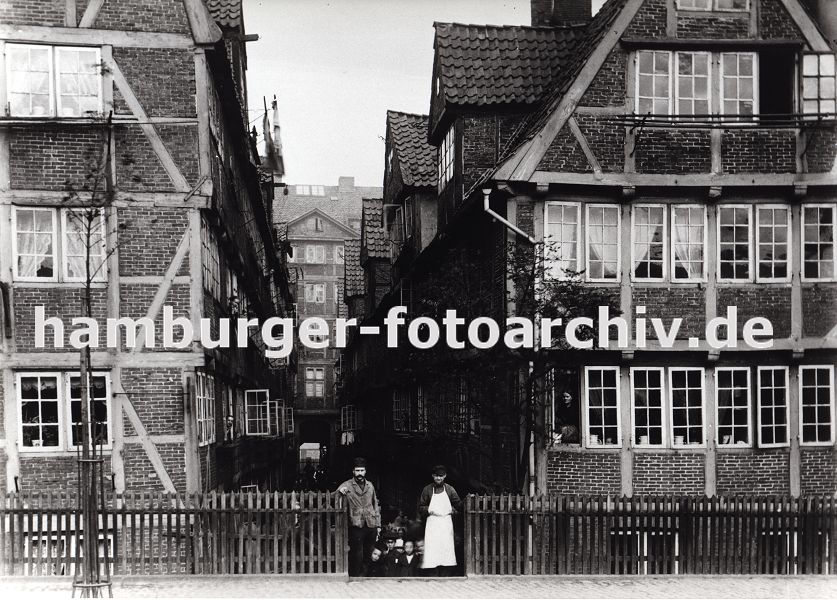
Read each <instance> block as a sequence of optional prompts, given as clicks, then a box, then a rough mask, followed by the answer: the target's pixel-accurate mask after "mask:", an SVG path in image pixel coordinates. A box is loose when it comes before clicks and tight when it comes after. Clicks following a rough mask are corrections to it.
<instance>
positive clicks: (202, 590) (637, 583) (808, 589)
mask: <svg viewBox="0 0 837 600" xmlns="http://www.w3.org/2000/svg"><path fill="white" fill-rule="evenodd" d="M71 587H72V583H71V581H70V580H69V579H66V578H46V577H25V578H23V577H15V578H0V592H2V597H3V598H16V597H24V598H33V597H39V598H68V597H70V593H71ZM113 594H114V596H115V597H117V598H156V597H174V598H198V597H199V598H212V597H225V598H246V597H254V598H277V597H282V598H399V599H400V598H562V599H566V598H642V599H647V598H828V599H829V600H832V599H834V598H837V577H832V576H809V577H770V576H763V577H749V576H737V577H720V576H713V577H709V576H705V577H688V576H680V577H580V576H572V577H490V578H489V577H471V578H468V579H465V578H449V579H430V578H428V579H424V578H418V579H401V580H397V579H352V580H349V581H347V580H346V579H345V578H343V577H338V576H332V577H330V576H317V577H281V576H280V577H276V576H259V575H255V576H246V575H245V576H190V577H166V576H161V577H153V578H149V577H145V578H140V577H120V578H118V579H117V580H115V582H114V585H113Z"/></svg>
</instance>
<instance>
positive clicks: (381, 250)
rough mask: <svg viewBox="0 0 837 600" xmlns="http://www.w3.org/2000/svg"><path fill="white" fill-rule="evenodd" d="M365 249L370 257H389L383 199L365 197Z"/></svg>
mask: <svg viewBox="0 0 837 600" xmlns="http://www.w3.org/2000/svg"><path fill="white" fill-rule="evenodd" d="M363 250H365V251H366V256H367V257H368V258H389V240H388V239H387V235H386V232H385V231H384V201H383V200H380V199H374V200H373V199H366V198H364V199H363Z"/></svg>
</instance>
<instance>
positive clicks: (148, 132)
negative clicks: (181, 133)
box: [110, 60, 192, 193]
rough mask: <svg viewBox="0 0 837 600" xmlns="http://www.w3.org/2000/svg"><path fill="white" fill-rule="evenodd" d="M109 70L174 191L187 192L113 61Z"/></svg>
mask: <svg viewBox="0 0 837 600" xmlns="http://www.w3.org/2000/svg"><path fill="white" fill-rule="evenodd" d="M110 68H111V71H112V74H113V81H114V83H116V87H117V88H119V92H120V93H121V94H122V98H123V99H124V100H125V103H126V104H127V105H128V108H130V109H131V112H132V113H133V114H134V116H135V117H136V118H137V119H139V120H140V128H141V129H142V131H143V133H145V137H147V138H148V142H149V143H150V144H151V147H152V148H153V149H154V153H155V154H156V155H157V158H158V159H159V160H160V164H161V165H162V166H163V169H165V171H166V173H167V174H168V176H169V178H170V179H171V181H172V183H173V184H174V187H175V189H176V190H177V191H178V192H184V193H186V192H189V191H190V190H191V189H192V186H190V185H189V182H188V181H186V178H185V177H184V176H183V173H181V172H180V169H179V168H178V166H177V165H176V164H175V162H174V159H173V158H172V156H171V154H170V153H169V151H168V149H167V148H166V145H165V144H164V143H163V140H162V139H160V134H159V133H157V128H156V127H154V125H152V124H150V123H148V115H146V114H145V109H143V107H142V105H141V104H140V102H139V100H137V97H136V95H135V94H134V90H133V89H131V86H130V85H128V81H127V80H126V79H125V75H123V74H122V71H121V70H120V68H119V65H118V64H117V63H116V61H115V60H114V61H111V62H110Z"/></svg>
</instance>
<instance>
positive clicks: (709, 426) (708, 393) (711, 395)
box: [703, 366, 718, 497]
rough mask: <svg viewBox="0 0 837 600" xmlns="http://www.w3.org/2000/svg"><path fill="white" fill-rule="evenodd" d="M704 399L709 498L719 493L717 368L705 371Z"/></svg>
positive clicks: (705, 468) (706, 488)
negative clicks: (716, 407)
mask: <svg viewBox="0 0 837 600" xmlns="http://www.w3.org/2000/svg"><path fill="white" fill-rule="evenodd" d="M703 388H704V389H703V398H704V409H705V410H704V414H705V415H706V430H705V431H704V435H705V436H706V438H707V439H706V454H705V458H704V460H705V462H704V465H703V467H704V469H703V478H704V482H703V483H704V493H705V494H706V495H707V496H710V497H711V496H714V495H715V494H717V492H718V480H717V473H718V465H717V461H718V457H717V452H718V447H717V444H716V443H715V427H716V426H717V423H716V419H715V406H716V404H715V402H716V401H717V399H716V398H715V367H714V366H709V367H707V368H706V370H705V371H704V380H703Z"/></svg>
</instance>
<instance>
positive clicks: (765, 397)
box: [758, 367, 788, 447]
mask: <svg viewBox="0 0 837 600" xmlns="http://www.w3.org/2000/svg"><path fill="white" fill-rule="evenodd" d="M758 383H759V386H758V400H759V401H758V419H759V446H762V447H770V446H786V445H787V444H788V368H787V367H759V368H758Z"/></svg>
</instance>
